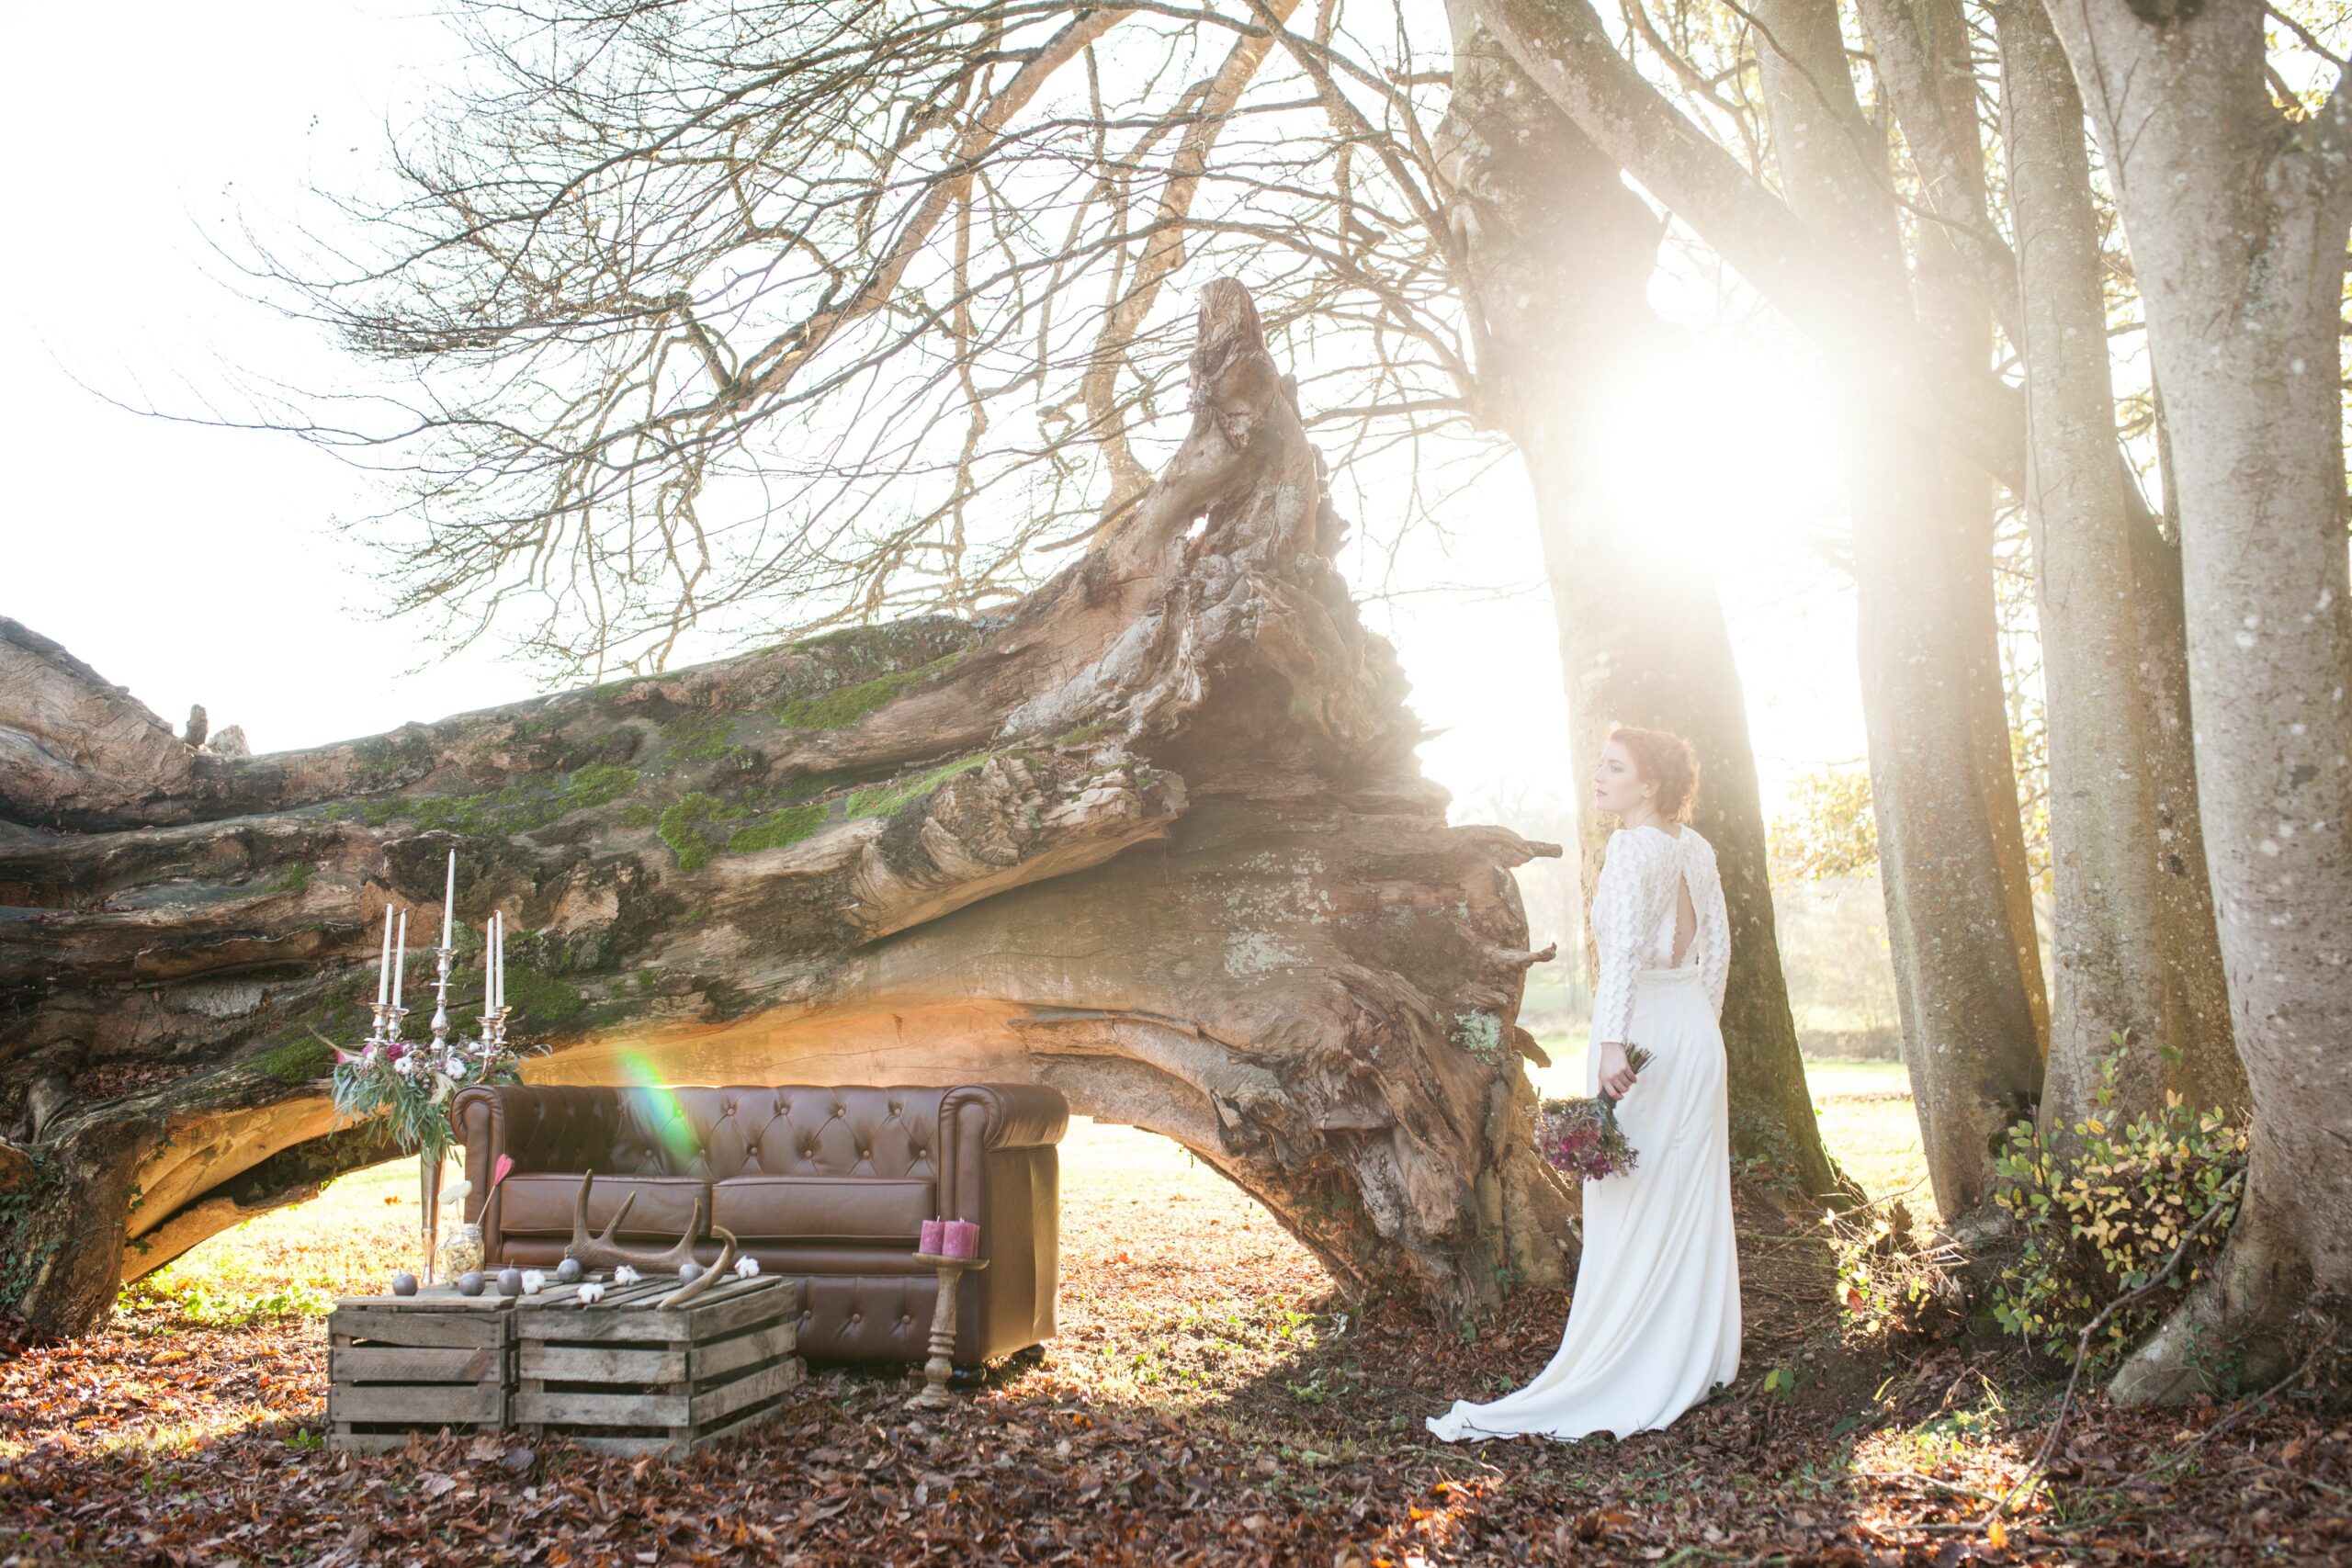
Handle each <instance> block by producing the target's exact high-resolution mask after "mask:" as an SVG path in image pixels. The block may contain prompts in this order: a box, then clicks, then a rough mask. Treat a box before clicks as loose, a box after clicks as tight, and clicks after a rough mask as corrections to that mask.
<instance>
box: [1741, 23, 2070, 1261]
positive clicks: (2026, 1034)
mask: <svg viewBox="0 0 2352 1568" xmlns="http://www.w3.org/2000/svg"><path fill="white" fill-rule="evenodd" d="M1757 17H1758V21H1759V23H1760V24H1761V25H1762V30H1764V31H1765V32H1767V33H1768V35H1769V37H1768V39H1767V41H1765V42H1763V43H1761V44H1759V54H1758V67H1759V71H1760V73H1761V76H1762V81H1763V86H1764V99H1765V106H1766V109H1767V111H1768V114H1769V116H1770V123H1771V127H1772V137H1773V148H1774V152H1775V153H1776V154H1777V156H1778V158H1779V162H1780V166H1781V176H1782V179H1783V181H1784V183H1785V185H1786V187H1787V190H1788V196H1789V201H1790V204H1791V206H1792V207H1793V208H1794V209H1796V211H1797V213H1798V214H1799V215H1800V216H1802V217H1804V218H1805V219H1806V220H1808V221H1810V222H1812V223H1813V224H1815V226H1816V227H1818V228H1819V229H1821V230H1822V231H1823V232H1824V233H1826V234H1828V235H1830V236H1832V237H1833V238H1835V239H1837V240H1838V241H1839V242H1841V243H1843V244H1844V245H1845V247H1846V248H1847V249H1848V251H1849V252H1850V253H1851V254H1854V255H1856V256H1859V257H1865V258H1868V262H1869V267H1870V271H1869V274H1868V281H1869V287H1871V288H1872V289H1874V290H1875V291H1876V292H1877V293H1878V294H1879V295H1881V296H1882V297H1883V299H1885V300H1887V301H1889V303H1887V304H1885V305H1884V306H1883V309H1886V310H1894V309H1897V308H1898V305H1897V304H1896V303H1895V302H1899V301H1901V300H1903V299H1905V288H1906V281H1905V279H1906V274H1905V262H1904V255H1903V249H1902V236H1901V232H1900V231H1899V230H1898V228H1897V227H1896V224H1895V220H1894V209H1893V206H1892V202H1891V199H1890V197H1889V196H1888V189H1889V186H1888V183H1887V179H1886V170H1885V165H1884V160H1883V153H1882V152H1881V151H1880V149H1881V148H1882V147H1883V142H1882V141H1880V140H1879V138H1878V135H1877V133H1876V132H1875V131H1873V130H1872V129H1871V126H1870V123H1869V122H1868V121H1867V120H1866V119H1865V118H1863V117H1862V113H1861V110H1860V106H1859V105H1857V104H1856V102H1855V101H1854V96H1853V87H1852V81H1851V78H1850V77H1849V74H1848V68H1847V64H1846V53H1845V47H1844V43H1843V40H1842V39H1840V37H1839V34H1838V14H1837V10H1836V8H1835V7H1834V6H1831V5H1829V4H1827V3H1826V0H1772V3H1770V4H1766V5H1762V6H1758V10H1757ZM1923 298H1924V301H1925V303H1927V304H1928V306H1929V307H1930V319H1929V321H1928V333H1927V335H1928V340H1929V341H1930V343H1931V344H1933V345H1934V347H1933V352H1934V353H1935V355H1937V356H1938V359H1939V363H1941V364H1942V365H1943V366H1944V367H1945V368H1946V373H1947V374H1950V373H1953V371H1954V369H1955V367H1956V365H1957V362H1958V360H1959V359H1960V357H1961V356H1962V353H1963V351H1964V340H1965V338H1966V336H1967V333H1968V331H1969V330H1970V329H1969V327H1968V324H1967V321H1965V320H1964V319H1963V318H1966V317H1968V316H1970V315H1971V314H1972V312H1973V313H1974V314H1976V315H1978V316H1981V307H1966V306H1964V304H1963V303H1962V302H1958V301H1955V300H1954V299H1951V298H1950V295H1949V293H1944V294H1939V293H1936V292H1932V291H1930V292H1927V293H1926V294H1924V296H1923ZM1847 391H1848V403H1847V407H1846V409H1845V411H1844V420H1843V423H1844V427H1845V439H1846V452H1845V466H1846V472H1847V489H1848V493H1849V497H1850V498H1851V502H1852V505H1853V512H1854V565H1855V580H1856V592H1857V598H1858V605H1859V610H1860V664H1861V675H1862V714H1863V721H1864V725H1865V727H1866V728H1867V730H1868V732H1869V737H1870V754H1871V796H1872V799H1873V802H1874V804H1875V807H1876V811H1877V818H1878V834H1879V870H1880V876H1881V879H1882V881H1883V884H1884V887H1885V894H1886V906H1887V936H1888V942H1889V945H1890V947H1891V948H1892V950H1893V953H1894V977H1895V994H1896V998H1897V1000H1898V1003H1899V1005H1900V1007H1901V1010H1902V1014H1903V1034H1904V1055H1905V1060H1906V1061H1907V1062H1908V1064H1909V1066H1910V1070H1911V1083H1912V1090H1913V1095H1914V1098H1915V1100H1916V1102H1917V1106H1918V1112H1919V1123H1920V1134H1921V1140H1922V1142H1923V1144H1924V1145H1925V1147H1926V1152H1927V1159H1928V1176H1929V1179H1930V1180H1931V1182H1932V1183H1933V1186H1934V1189H1935V1194H1936V1202H1937V1206H1938V1208H1939V1210H1940V1211H1941V1212H1942V1214H1943V1216H1944V1218H1945V1220H1946V1221H1947V1222H1948V1223H1950V1222H1954V1221H1959V1220H1962V1218H1963V1217H1966V1216H1970V1215H1972V1214H1973V1213H1974V1212H1975V1211H1977V1210H1979V1209H1980V1207H1981V1206H1982V1205H1983V1204H1984V1203H1985V1200H1986V1199H1987V1198H1988V1197H1989V1196H1990V1194H1991V1191H1992V1182H1993V1153H1992V1150H1993V1145H1994V1142H1995V1140H1996V1137H1997V1135H1998V1134H1999V1133H2000V1132H2001V1131H2002V1130H2003V1129H2004V1128H2006V1127H2007V1126H2008V1125H2010V1124H2011V1123H2012V1122H2015V1121H2016V1120H2017V1119H2018V1117H2020V1116H2022V1115H2024V1114H2026V1113H2028V1112H2029V1111H2030V1108H2031V1106H2032V1103H2033V1100H2034V1097H2035V1093H2036V1090H2037V1089H2038V1088H2039V1086H2040V1083H2041V1043H2040V1032H2039V1031H2040V1022H2041V1020H2040V1016H2039V1011H2038V1009H2037V1006H2036V1002H2037V998H2038V997H2039V993H2040V991H2041V970H2040V964H2039V961H2038V958H2037V956H2036V950H2035V947H2034V942H2035V938H2034V935H2033V928H2032V924H2031V919H2030V915H2031V911H2030V900H2025V899H2022V898H2021V895H2023V894H2024V893H2025V892H2026V889H2025V888H2024V886H2023V883H2022V878H2023V874H2024V865H2023V840H2022V834H2021V829H2019V826H2018V806H2017V789H2016V784H2015V779H2014V775H2013V774H2012V773H2011V772H2010V765H2009V757H2008V739H2007V737H2008V726H2007V714H2006V709H2005V708H2004V706H2003V705H2002V703H2001V698H2000V694H2001V682H2000V664H1999V650H1998V646H1997V641H1996V631H1995V625H1994V619H1993V589H1992V525H1991V517H1990V514H1989V499H1990V498H1989V496H1988V495H1987V494H1986V493H1985V489H1984V480H1983V479H1982V477H1981V475H1979V474H1976V473H1974V472H1972V471H1970V470H1969V468H1967V466H1966V465H1964V464H1962V463H1961V462H1960V461H1958V460H1957V459H1956V458H1955V457H1952V456H1951V455H1949V454H1948V453H1946V452H1945V451H1944V450H1943V449H1941V448H1939V446H1937V445H1936V444H1935V443H1933V442H1931V441H1929V440H1928V439H1927V438H1926V437H1924V436H1922V435H1920V434H1917V433H1915V432H1914V431H1912V430H1910V429H1908V428H1906V427H1905V426H1904V425H1902V424H1900V423H1896V422H1894V420H1892V419H1890V418H1888V417H1887V414H1886V411H1885V410H1884V409H1883V407H1880V406H1878V405H1876V404H1875V403H1874V402H1873V401H1871V400H1870V399H1869V397H1868V396H1867V390H1866V389H1861V388H1849V389H1847ZM2021 902H2023V903H2024V904H2025V907H2024V908H2020V903H2021Z"/></svg>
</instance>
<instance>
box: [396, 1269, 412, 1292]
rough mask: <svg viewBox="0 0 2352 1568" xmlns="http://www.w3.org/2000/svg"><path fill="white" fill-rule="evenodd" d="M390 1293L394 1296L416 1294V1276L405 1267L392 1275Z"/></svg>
mask: <svg viewBox="0 0 2352 1568" xmlns="http://www.w3.org/2000/svg"><path fill="white" fill-rule="evenodd" d="M392 1294H394V1295H396V1296H413V1295H414V1294H416V1276H415V1275H413V1274H412V1273H410V1272H409V1271H408V1270H407V1269H401V1271H400V1272H399V1273H397V1274H395V1275H393V1276H392Z"/></svg>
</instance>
